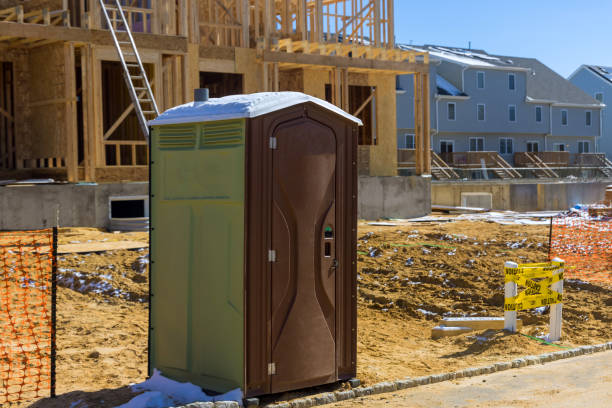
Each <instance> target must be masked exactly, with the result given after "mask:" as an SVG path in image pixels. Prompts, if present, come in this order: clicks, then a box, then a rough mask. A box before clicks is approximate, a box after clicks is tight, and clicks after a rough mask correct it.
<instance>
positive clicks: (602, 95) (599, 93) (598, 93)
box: [595, 92, 604, 103]
mask: <svg viewBox="0 0 612 408" xmlns="http://www.w3.org/2000/svg"><path fill="white" fill-rule="evenodd" d="M597 95H601V101H599V98H597ZM595 99H597V100H598V101H599V102H601V103H603V99H604V94H603V92H595Z"/></svg>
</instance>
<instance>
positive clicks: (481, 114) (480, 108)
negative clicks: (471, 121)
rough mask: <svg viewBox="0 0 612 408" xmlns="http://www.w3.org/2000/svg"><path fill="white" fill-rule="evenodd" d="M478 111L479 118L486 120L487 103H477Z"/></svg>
mask: <svg viewBox="0 0 612 408" xmlns="http://www.w3.org/2000/svg"><path fill="white" fill-rule="evenodd" d="M476 112H477V117H478V120H485V105H484V103H479V104H478V105H476Z"/></svg>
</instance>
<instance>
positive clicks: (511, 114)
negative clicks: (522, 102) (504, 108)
mask: <svg viewBox="0 0 612 408" xmlns="http://www.w3.org/2000/svg"><path fill="white" fill-rule="evenodd" d="M508 120H509V121H510V122H516V105H508Z"/></svg>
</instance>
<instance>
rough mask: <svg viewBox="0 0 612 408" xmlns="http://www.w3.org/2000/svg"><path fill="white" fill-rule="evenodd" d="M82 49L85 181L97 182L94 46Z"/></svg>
mask: <svg viewBox="0 0 612 408" xmlns="http://www.w3.org/2000/svg"><path fill="white" fill-rule="evenodd" d="M80 48H81V87H82V88H81V108H82V111H83V167H84V170H85V171H84V177H85V181H95V177H96V175H95V172H96V162H95V158H96V155H95V145H96V143H95V139H94V131H93V129H94V116H95V115H94V111H93V109H94V104H93V88H94V85H93V72H92V68H93V58H92V46H91V45H85V46H82V47H80Z"/></svg>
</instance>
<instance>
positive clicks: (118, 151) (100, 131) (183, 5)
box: [0, 0, 430, 182]
mask: <svg viewBox="0 0 612 408" xmlns="http://www.w3.org/2000/svg"><path fill="white" fill-rule="evenodd" d="M104 1H105V2H107V3H109V4H111V3H113V2H114V0H104ZM120 1H121V4H122V6H123V7H124V10H125V11H126V17H127V19H128V21H129V22H130V25H131V28H132V31H133V33H134V38H135V42H136V44H137V47H138V50H139V53H140V55H141V57H142V60H143V63H144V64H145V68H146V69H147V71H148V75H149V81H150V83H151V86H152V88H153V92H154V94H155V97H156V100H157V102H158V106H159V107H160V110H165V109H168V108H170V107H172V106H175V105H177V104H181V103H185V102H187V101H191V100H192V99H193V90H194V89H195V88H199V87H201V86H207V85H208V84H206V83H202V80H201V78H202V75H201V74H202V73H218V74H219V75H218V76H219V77H220V78H224V79H223V81H225V82H228V81H229V82H231V81H233V79H232V78H231V77H227V76H228V75H236V76H237V77H236V78H238V79H237V80H236V81H234V84H238V85H235V87H238V88H240V89H239V91H240V92H243V93H251V92H262V91H283V90H291V91H300V92H305V93H307V94H310V95H313V96H316V97H319V98H322V99H328V100H329V101H331V102H332V103H334V104H336V105H337V106H339V107H341V108H343V109H344V110H346V111H348V112H349V113H352V114H357V115H358V116H360V117H362V116H363V117H364V118H365V117H366V116H367V118H366V119H367V126H366V128H365V130H364V132H365V133H364V134H363V137H362V136H360V147H359V165H360V171H361V173H362V174H369V175H382V176H385V175H395V174H396V172H397V141H396V106H395V100H396V95H395V91H396V90H395V76H396V75H398V74H405V73H413V74H415V84H416V86H415V89H417V90H418V91H417V92H416V93H415V114H416V116H415V117H416V118H417V130H416V138H415V139H416V140H415V144H416V148H417V152H418V153H417V154H416V160H417V173H418V174H429V167H430V166H429V163H430V159H429V151H430V148H429V136H425V135H429V121H428V120H427V119H426V118H428V117H429V102H428V101H429V96H428V95H429V85H428V84H429V80H428V76H429V69H428V64H429V55H428V54H427V53H423V52H414V51H405V50H399V49H396V48H395V46H394V42H393V38H394V25H393V21H394V15H393V1H392V0H165V1H163V0H120ZM118 60H119V57H118V54H117V51H116V49H115V48H114V45H113V42H112V38H111V35H110V31H109V30H108V29H107V28H106V25H105V23H103V19H102V16H101V7H100V5H99V0H29V1H28V0H0V179H18V178H29V177H52V178H55V179H57V180H67V181H70V182H77V181H89V182H94V181H95V182H106V181H144V180H147V179H148V149H147V145H146V141H145V139H144V137H143V135H142V134H141V132H139V130H138V128H137V127H135V126H133V124H132V122H131V121H135V120H136V119H135V117H134V115H133V112H132V110H133V106H132V105H131V101H130V100H129V99H126V94H125V92H123V91H122V89H124V88H125V83H124V82H123V80H122V79H121V78H120V75H118V72H119V73H120V71H117V70H118V69H120V66H119V64H118V63H117V61H118ZM213 76H214V75H213ZM209 77H211V76H210V75H209ZM223 81H221V82H219V84H218V86H219V87H220V88H219V89H220V90H219V91H218V93H219V94H223V92H224V91H225V92H229V91H230V90H229V89H224V85H223V83H224V82H223ZM229 82H228V83H229ZM121 87H123V88H121ZM233 91H235V89H234V90H233ZM212 96H215V95H212ZM217 96H218V95H217ZM364 115H365V116H364ZM368 115H369V116H368Z"/></svg>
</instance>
